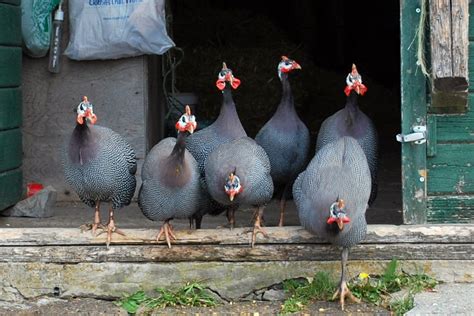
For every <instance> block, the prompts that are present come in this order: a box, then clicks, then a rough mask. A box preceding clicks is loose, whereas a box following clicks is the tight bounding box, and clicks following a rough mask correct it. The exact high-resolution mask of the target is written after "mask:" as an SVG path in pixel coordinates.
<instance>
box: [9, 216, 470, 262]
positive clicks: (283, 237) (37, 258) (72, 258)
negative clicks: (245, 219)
mask: <svg viewBox="0 0 474 316" xmlns="http://www.w3.org/2000/svg"><path fill="white" fill-rule="evenodd" d="M266 230H267V232H268V235H269V237H268V238H264V237H262V236H261V235H258V240H257V244H256V246H255V247H254V248H251V247H250V246H249V241H250V232H249V231H248V228H236V229H233V230H230V229H202V230H181V231H176V237H177V240H176V241H175V242H174V243H173V244H172V248H171V249H169V248H168V247H167V246H166V244H165V243H164V242H163V241H161V242H160V243H157V242H156V241H155V237H156V233H157V231H156V230H150V229H129V230H126V231H125V233H126V236H125V237H123V236H120V235H114V238H113V241H112V243H111V245H110V247H109V249H107V248H106V247H105V234H103V235H102V236H99V237H93V236H92V235H91V233H90V232H81V231H80V230H79V229H74V228H3V229H0V262H54V263H79V262H182V261H206V262H207V261H230V262H235V261H245V262H249V261H298V260H314V261H331V260H338V259H339V258H340V254H339V252H338V251H335V249H334V247H333V246H332V245H330V244H328V243H327V242H325V241H324V240H321V239H320V238H318V237H316V236H313V235H311V234H310V233H308V232H307V231H306V230H304V229H303V228H301V227H299V226H292V227H283V228H280V227H267V228H266ZM473 233H474V225H429V226H423V225H413V226H393V225H369V229H368V233H367V236H366V238H365V240H364V241H363V242H362V243H361V244H360V245H357V246H355V247H353V248H352V249H351V254H350V258H351V259H353V260H390V259H392V258H398V259H405V260H472V259H474V252H473V245H474V244H473Z"/></svg>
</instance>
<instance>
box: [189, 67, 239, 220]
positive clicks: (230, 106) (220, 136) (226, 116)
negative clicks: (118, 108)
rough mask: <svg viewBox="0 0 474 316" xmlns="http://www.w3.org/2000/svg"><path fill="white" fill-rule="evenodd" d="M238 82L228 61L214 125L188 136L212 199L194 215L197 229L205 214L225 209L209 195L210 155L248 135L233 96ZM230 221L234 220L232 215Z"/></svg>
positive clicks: (222, 73)
mask: <svg viewBox="0 0 474 316" xmlns="http://www.w3.org/2000/svg"><path fill="white" fill-rule="evenodd" d="M239 85H240V80H239V79H237V78H235V77H234V75H233V73H232V70H230V69H229V68H227V66H226V63H223V66H222V70H221V71H220V72H219V75H218V80H217V82H216V86H217V88H218V89H219V90H221V91H222V94H223V101H222V106H221V110H220V113H219V116H218V117H217V119H216V120H215V121H214V122H213V123H212V124H211V125H209V126H208V127H206V128H204V129H202V130H199V131H197V132H196V133H194V134H193V135H190V136H189V137H188V138H187V139H186V148H187V149H188V150H189V152H190V153H191V154H192V155H193V156H194V158H195V159H196V161H197V162H198V165H199V171H200V173H201V183H202V186H203V189H204V194H205V195H207V197H208V200H209V201H208V202H209V203H207V204H206V205H208V207H204V208H201V209H200V210H199V211H198V212H196V213H195V214H194V215H193V218H194V219H195V221H196V228H200V227H201V220H202V217H203V216H204V215H205V214H206V213H208V214H210V215H218V214H220V213H221V212H222V211H224V210H225V208H223V206H222V205H219V204H218V203H216V202H215V201H213V200H212V198H211V197H210V196H209V195H208V192H207V189H206V178H205V175H204V168H205V163H206V160H207V157H208V156H209V154H210V153H211V152H212V151H213V150H214V149H215V148H217V147H218V146H219V145H221V144H223V143H226V142H230V141H232V140H234V139H238V138H241V137H245V136H247V133H246V132H245V130H244V128H243V126H242V123H241V122H240V120H239V116H238V114H237V110H236V108H235V103H234V100H233V98H232V90H231V89H237V88H238V87H239ZM229 221H230V222H232V220H231V219H230V218H229ZM232 223H233V222H232ZM231 225H232V224H231Z"/></svg>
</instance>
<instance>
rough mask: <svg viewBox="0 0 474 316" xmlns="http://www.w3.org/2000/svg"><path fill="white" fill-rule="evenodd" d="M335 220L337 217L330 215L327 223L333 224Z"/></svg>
mask: <svg viewBox="0 0 474 316" xmlns="http://www.w3.org/2000/svg"><path fill="white" fill-rule="evenodd" d="M335 221H336V219H335V218H334V217H329V218H328V220H327V222H326V223H328V224H332V223H334V222H335Z"/></svg>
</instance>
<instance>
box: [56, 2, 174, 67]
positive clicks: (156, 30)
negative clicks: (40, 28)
mask: <svg viewBox="0 0 474 316" xmlns="http://www.w3.org/2000/svg"><path fill="white" fill-rule="evenodd" d="M69 25H70V38H69V43H68V46H67V48H66V50H65V52H64V54H65V55H66V56H68V57H69V58H71V59H76V60H86V59H117V58H123V57H131V56H138V55H142V54H157V55H161V54H163V53H165V52H166V51H167V50H168V49H169V48H171V47H173V46H174V43H173V41H172V40H171V38H170V37H169V36H168V34H167V33H166V24H165V7H164V0H69Z"/></svg>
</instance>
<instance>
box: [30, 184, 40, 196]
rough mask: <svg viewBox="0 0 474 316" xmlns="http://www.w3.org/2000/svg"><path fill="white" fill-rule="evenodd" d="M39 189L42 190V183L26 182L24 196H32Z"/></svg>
mask: <svg viewBox="0 0 474 316" xmlns="http://www.w3.org/2000/svg"><path fill="white" fill-rule="evenodd" d="M41 190H43V185H42V184H41V183H28V184H27V185H26V196H27V197H30V196H33V195H35V194H36V193H38V192H39V191H41Z"/></svg>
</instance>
